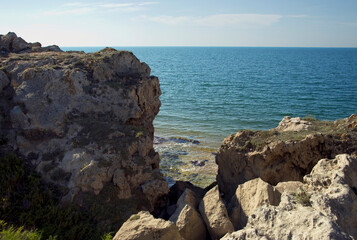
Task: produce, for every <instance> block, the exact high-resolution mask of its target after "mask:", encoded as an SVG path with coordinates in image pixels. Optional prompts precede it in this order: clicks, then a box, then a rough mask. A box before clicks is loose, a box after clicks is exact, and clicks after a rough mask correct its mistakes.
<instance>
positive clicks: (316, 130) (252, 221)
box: [115, 114, 357, 240]
mask: <svg viewBox="0 0 357 240" xmlns="http://www.w3.org/2000/svg"><path fill="white" fill-rule="evenodd" d="M356 143H357V114H354V115H351V116H350V117H349V118H346V119H341V120H336V121H333V122H329V121H319V120H316V119H305V120H304V119H301V118H290V117H285V118H284V119H283V120H282V121H281V122H280V124H279V126H278V127H277V128H275V129H271V130H269V131H251V130H245V131H241V132H238V133H237V134H235V135H231V136H229V137H228V138H226V139H225V140H224V141H223V143H222V146H221V148H220V149H219V151H218V154H217V157H216V161H217V164H218V167H219V172H218V175H217V184H218V185H216V186H214V185H212V186H211V187H209V188H207V189H204V190H203V189H202V190H203V191H201V192H199V191H197V190H196V191H197V192H196V193H197V194H196V195H195V193H194V192H193V191H191V190H187V189H186V190H185V192H184V193H183V194H182V195H181V197H180V198H179V200H178V201H177V204H176V205H174V206H169V207H168V208H167V212H169V210H170V209H171V208H172V207H176V211H175V212H174V213H173V214H172V215H171V217H168V218H166V219H168V221H167V222H166V224H169V225H170V227H167V228H165V229H158V228H155V227H154V226H150V227H145V229H141V228H138V226H147V224H149V222H146V220H145V218H143V219H142V218H141V216H146V215H147V214H148V213H146V212H140V213H138V214H137V215H135V217H132V218H130V219H129V220H128V221H127V222H126V223H125V224H124V225H123V227H122V228H121V229H120V230H119V231H118V232H117V235H116V238H115V239H141V237H142V239H155V238H151V236H156V235H155V234H159V236H160V237H159V238H157V239H224V240H236V239H356V237H357V231H356V230H357V220H356V219H357V218H356V216H357V155H356V153H357V144H356ZM202 193H204V195H202ZM200 196H201V197H200ZM140 219H142V220H140ZM170 221H171V223H170ZM128 222H129V223H130V224H129V223H128ZM172 222H173V223H175V224H176V228H175V227H173V226H172ZM202 223H203V224H202ZM202 225H203V226H204V227H205V229H206V231H204V230H201V229H203V228H204V227H202ZM177 232H178V233H179V234H178V233H177ZM128 233H130V234H129V235H127V234H128ZM167 236H170V237H167Z"/></svg>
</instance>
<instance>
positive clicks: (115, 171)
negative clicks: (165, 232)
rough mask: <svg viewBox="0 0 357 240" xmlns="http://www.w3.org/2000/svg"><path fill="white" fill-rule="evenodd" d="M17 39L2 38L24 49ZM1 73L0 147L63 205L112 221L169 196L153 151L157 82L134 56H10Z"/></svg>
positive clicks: (6, 43)
mask: <svg viewBox="0 0 357 240" xmlns="http://www.w3.org/2000/svg"><path fill="white" fill-rule="evenodd" d="M16 39H18V38H17V36H16V35H14V34H8V35H6V36H1V42H2V44H3V46H5V48H7V47H8V46H10V47H9V49H10V50H11V49H14V47H16V46H17V47H16V49H22V48H23V46H22V45H23V44H24V43H23V41H22V40H18V41H19V43H18V45H16V44H15V45H14V43H15V42H14V41H15V40H16ZM31 46H33V47H36V48H39V47H41V46H38V44H33V45H31ZM19 51H20V50H19ZM0 69H1V70H0V80H1V85H0V87H1V88H0V91H2V92H1V97H0V98H1V99H0V100H1V101H0V110H1V114H0V115H1V118H0V121H1V129H0V137H1V141H0V143H1V149H5V148H6V149H7V151H9V150H11V152H16V153H17V154H18V155H19V156H21V157H22V158H23V159H25V160H26V161H28V162H29V163H31V164H32V165H33V166H34V167H35V168H36V170H37V171H38V172H39V173H41V175H42V177H43V179H45V181H47V182H49V183H53V184H55V185H57V186H59V187H60V188H61V189H62V202H70V203H75V204H77V205H78V206H81V207H82V208H86V209H90V210H91V212H92V213H93V214H94V215H95V216H97V217H98V220H99V221H103V222H108V221H111V222H112V223H113V224H114V223H119V222H122V221H125V220H126V218H127V217H129V216H130V215H131V214H132V213H134V212H137V211H138V210H142V209H146V210H149V211H152V210H153V209H154V207H155V204H156V202H157V200H158V199H159V198H160V197H161V196H163V195H165V194H167V192H168V186H167V183H166V181H165V180H164V178H163V177H162V175H161V173H160V172H159V156H158V154H157V153H156V152H155V151H154V149H153V132H154V129H153V124H152V122H153V119H154V118H155V116H156V114H157V113H158V111H159V108H160V104H161V103H160V100H159V96H160V94H161V91H160V86H159V81H158V78H157V77H153V76H150V68H149V66H148V65H147V64H145V63H141V62H140V61H139V60H138V59H137V58H136V57H135V56H134V55H133V54H132V53H131V52H126V51H116V50H114V49H110V48H107V49H104V50H102V51H99V52H96V53H91V54H85V53H82V52H71V53H64V52H36V53H25V54H14V53H9V55H8V56H6V57H5V56H3V57H0ZM103 203H105V204H103Z"/></svg>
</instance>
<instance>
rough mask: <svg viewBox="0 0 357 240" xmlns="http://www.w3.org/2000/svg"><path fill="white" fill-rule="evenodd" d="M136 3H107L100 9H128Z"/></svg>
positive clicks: (101, 5)
mask: <svg viewBox="0 0 357 240" xmlns="http://www.w3.org/2000/svg"><path fill="white" fill-rule="evenodd" d="M134 5H135V4H134V3H107V4H100V5H98V6H99V7H103V8H127V7H132V6H134Z"/></svg>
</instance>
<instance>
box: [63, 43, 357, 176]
mask: <svg viewBox="0 0 357 240" xmlns="http://www.w3.org/2000/svg"><path fill="white" fill-rule="evenodd" d="M116 48H117V49H120V50H129V51H132V52H133V53H134V54H135V55H136V56H137V57H138V58H139V59H140V60H141V61H144V62H146V63H148V64H149V66H150V67H151V69H152V75H156V76H158V77H159V79H160V84H161V89H162V96H161V101H162V107H161V109H160V113H159V114H158V116H157V118H156V119H155V121H154V126H155V135H156V136H158V137H163V138H165V139H166V140H167V139H168V138H170V137H184V138H188V139H194V140H198V141H200V144H193V143H192V142H187V141H179V140H177V139H172V140H170V141H165V142H160V141H159V142H160V143H159V144H156V149H157V150H158V151H159V152H160V154H161V158H162V165H163V169H164V171H165V169H167V171H171V170H172V174H171V175H170V176H173V177H174V178H181V177H180V176H183V175H182V172H185V171H187V172H188V174H186V175H187V176H186V175H185V174H184V175H185V177H184V178H183V179H186V180H187V179H188V180H190V179H191V180H194V179H196V178H197V176H203V177H204V176H205V174H208V175H209V174H210V172H214V169H215V166H214V163H213V161H214V154H212V152H214V151H216V150H217V149H218V148H219V146H220V144H221V141H222V140H223V139H224V138H225V137H227V136H228V135H229V134H232V133H236V132H237V131H238V130H239V129H245V128H249V129H262V130H265V129H270V128H273V127H276V126H277V124H278V123H279V121H280V120H281V119H282V118H283V117H284V116H286V115H289V116H292V117H296V116H302V117H303V116H306V115H313V116H315V117H317V118H319V119H325V120H334V119H338V118H346V117H348V116H350V115H351V114H352V113H357V48H254V47H252V48H249V47H116ZM62 49H63V50H83V51H85V52H93V51H97V50H100V49H102V48H101V47H96V48H88V47H80V48H62ZM165 159H166V160H165ZM195 160H197V161H203V160H208V161H206V162H204V167H197V166H195V164H192V163H191V161H195ZM196 165H197V162H196ZM201 165H202V164H201ZM178 168H180V169H178ZM170 169H171V170H170ZM202 169H203V170H202ZM176 172H179V174H176ZM193 172H194V174H193ZM190 174H191V175H190ZM192 174H193V175H192ZM195 174H196V175H195ZM197 174H198V175H197Z"/></svg>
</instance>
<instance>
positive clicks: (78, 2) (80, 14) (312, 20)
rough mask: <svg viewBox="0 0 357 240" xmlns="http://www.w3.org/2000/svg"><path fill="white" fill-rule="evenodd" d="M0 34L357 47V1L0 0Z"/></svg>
mask: <svg viewBox="0 0 357 240" xmlns="http://www.w3.org/2000/svg"><path fill="white" fill-rule="evenodd" d="M0 6H1V7H0V34H6V33H8V32H9V31H12V32H15V33H16V34H17V35H18V36H20V37H22V38H23V39H25V40H26V41H28V42H37V41H38V42H41V43H42V45H44V46H45V45H52V44H56V45H59V46H62V47H64V46H259V47H265V46H266V47H357V0H215V1H213V0H190V1H189V0H157V1H156V0H142V1H141V0H138V1H132V0H87V1H83V0H62V1H59V0H42V1H41V0H31V1H28V0H0Z"/></svg>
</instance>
